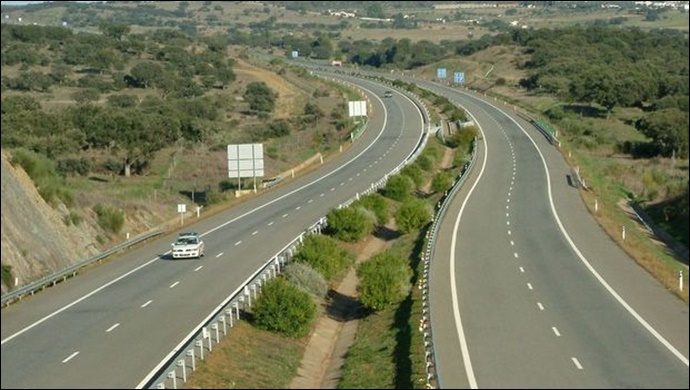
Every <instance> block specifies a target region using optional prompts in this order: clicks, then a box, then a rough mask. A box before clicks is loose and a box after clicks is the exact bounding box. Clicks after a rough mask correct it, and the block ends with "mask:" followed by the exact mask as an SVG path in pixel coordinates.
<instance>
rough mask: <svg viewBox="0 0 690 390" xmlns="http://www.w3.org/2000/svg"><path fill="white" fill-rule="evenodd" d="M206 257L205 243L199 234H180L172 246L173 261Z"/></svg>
mask: <svg viewBox="0 0 690 390" xmlns="http://www.w3.org/2000/svg"><path fill="white" fill-rule="evenodd" d="M203 255H204V241H203V240H202V239H201V236H199V233H195V232H189V233H180V235H179V236H177V241H175V242H173V244H172V257H173V259H188V258H201V257H202V256H203Z"/></svg>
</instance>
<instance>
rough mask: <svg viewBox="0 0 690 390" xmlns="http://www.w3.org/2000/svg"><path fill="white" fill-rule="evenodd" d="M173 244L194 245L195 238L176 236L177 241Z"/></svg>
mask: <svg viewBox="0 0 690 390" xmlns="http://www.w3.org/2000/svg"><path fill="white" fill-rule="evenodd" d="M175 244H177V245H196V244H197V239H196V238H194V237H184V238H178V239H177V242H176V243H175Z"/></svg>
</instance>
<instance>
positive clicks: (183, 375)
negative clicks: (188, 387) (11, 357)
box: [177, 359, 187, 382]
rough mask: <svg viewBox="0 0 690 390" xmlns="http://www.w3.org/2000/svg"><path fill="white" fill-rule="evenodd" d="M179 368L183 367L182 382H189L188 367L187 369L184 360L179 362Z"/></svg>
mask: <svg viewBox="0 0 690 390" xmlns="http://www.w3.org/2000/svg"><path fill="white" fill-rule="evenodd" d="M177 367H182V382H187V367H185V361H184V359H180V360H178V361H177Z"/></svg>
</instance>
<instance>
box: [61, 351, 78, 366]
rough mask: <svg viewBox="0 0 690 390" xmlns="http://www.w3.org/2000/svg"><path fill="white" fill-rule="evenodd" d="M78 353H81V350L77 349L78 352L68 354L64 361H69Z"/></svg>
mask: <svg viewBox="0 0 690 390" xmlns="http://www.w3.org/2000/svg"><path fill="white" fill-rule="evenodd" d="M77 355H79V351H77V352H75V353H73V354H71V355H69V356H67V357H66V358H65V359H64V360H63V361H62V362H63V363H67V362H68V361H70V360H72V358H73V357H75V356H77Z"/></svg>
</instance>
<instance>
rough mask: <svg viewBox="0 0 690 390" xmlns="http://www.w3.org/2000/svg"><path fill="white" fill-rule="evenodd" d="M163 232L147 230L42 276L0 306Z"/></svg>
mask: <svg viewBox="0 0 690 390" xmlns="http://www.w3.org/2000/svg"><path fill="white" fill-rule="evenodd" d="M163 232H165V229H163V228H157V229H153V230H149V231H148V232H145V233H142V234H140V235H138V236H136V237H134V238H132V239H130V240H128V241H125V242H123V243H121V244H119V245H117V246H115V247H113V248H111V249H108V250H106V251H105V252H101V253H99V254H97V255H94V256H91V257H89V258H87V259H85V260H83V261H80V262H78V263H76V264H73V265H71V266H69V267H67V268H65V269H62V270H60V271H57V272H54V273H52V274H50V275H47V276H44V277H43V278H41V279H39V280H37V281H35V282H32V283H29V284H27V285H25V286H22V287H20V288H18V289H16V290H13V291H10V292H8V293H7V294H5V295H3V296H2V302H1V304H2V305H9V304H10V303H12V302H14V301H16V300H20V299H22V298H23V297H24V296H25V295H27V294H28V295H33V294H34V293H36V291H39V290H43V289H45V288H46V287H49V286H54V285H55V284H57V283H59V282H62V281H64V280H66V279H67V278H69V277H72V276H74V275H76V274H77V273H78V272H79V270H80V269H82V268H84V267H86V266H88V265H91V264H93V263H95V262H97V261H100V260H103V259H104V258H106V257H108V256H110V255H112V254H114V253H116V252H119V251H121V250H123V249H126V248H129V247H130V246H132V245H135V244H138V243H140V242H142V241H144V240H147V239H149V238H151V237H155V236H157V235H159V234H162V233H163Z"/></svg>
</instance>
